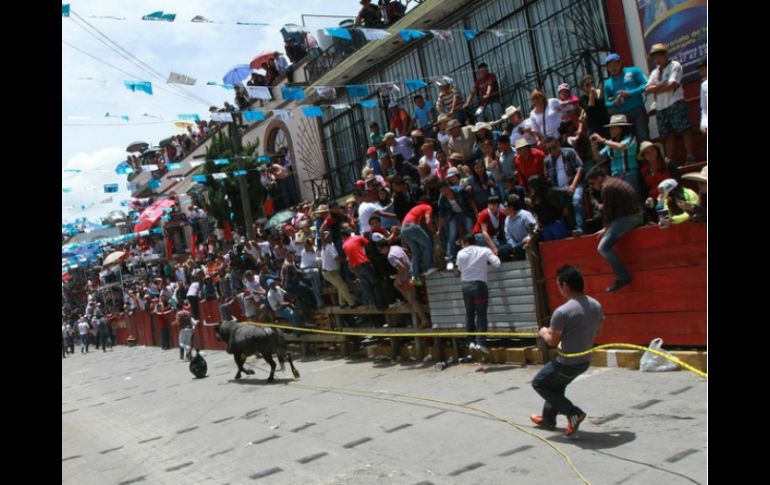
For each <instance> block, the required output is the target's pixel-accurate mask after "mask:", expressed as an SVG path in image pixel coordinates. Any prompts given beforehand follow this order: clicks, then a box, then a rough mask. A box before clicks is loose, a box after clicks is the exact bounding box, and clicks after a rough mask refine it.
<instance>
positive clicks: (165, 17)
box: [61, 3, 270, 27]
mask: <svg viewBox="0 0 770 485" xmlns="http://www.w3.org/2000/svg"><path fill="white" fill-rule="evenodd" d="M70 12H71V9H70V4H69V3H65V4H62V8H61V16H62V17H69V16H70ZM89 18H92V19H109V20H127V19H126V17H116V16H114V15H90V16H89ZM140 20H143V21H146V22H174V21H175V20H176V14H175V13H166V12H164V11H162V10H158V11H156V12H151V13H148V14H147V15H143V16H142V17H141V19H140ZM190 22H192V23H194V24H224V23H225V22H218V21H215V20H209V19H207V18H206V17H204V16H203V15H196V16H194V17H193V18H192V19H190ZM228 23H229V22H228ZM235 24H236V25H252V26H258V27H268V26H270V24H269V23H265V22H235Z"/></svg>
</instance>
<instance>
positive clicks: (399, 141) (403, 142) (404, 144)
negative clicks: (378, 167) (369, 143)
mask: <svg viewBox="0 0 770 485" xmlns="http://www.w3.org/2000/svg"><path fill="white" fill-rule="evenodd" d="M382 141H383V142H384V143H385V146H386V147H387V148H388V151H389V152H390V155H391V156H393V155H396V154H399V155H401V156H402V157H404V161H407V162H409V161H411V160H412V159H413V158H414V144H413V142H412V138H411V137H409V136H399V137H396V134H395V133H390V132H388V133H385V137H384V138H383V139H382Z"/></svg>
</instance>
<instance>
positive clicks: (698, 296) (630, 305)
mask: <svg viewBox="0 0 770 485" xmlns="http://www.w3.org/2000/svg"><path fill="white" fill-rule="evenodd" d="M633 284H634V282H633V281H632V282H631V284H630V285H628V286H626V287H625V288H623V289H622V290H620V291H617V292H614V293H605V292H604V291H601V292H600V293H595V294H593V295H592V294H590V293H589V296H592V297H593V298H595V299H596V300H597V301H598V302H599V303H601V305H602V309H603V310H604V314H605V315H610V314H619V313H660V312H688V311H705V310H706V292H705V291H704V290H703V288H689V289H671V290H668V289H661V290H653V291H636V290H635V289H634V288H633V286H632V285H633ZM548 301H550V302H554V305H555V306H559V305H560V304H561V303H563V302H564V298H562V297H561V295H560V294H558V290H557V292H552V291H550V290H549V291H548Z"/></svg>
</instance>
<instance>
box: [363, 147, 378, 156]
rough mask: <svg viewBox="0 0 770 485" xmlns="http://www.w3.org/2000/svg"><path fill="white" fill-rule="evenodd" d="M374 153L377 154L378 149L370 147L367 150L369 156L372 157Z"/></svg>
mask: <svg viewBox="0 0 770 485" xmlns="http://www.w3.org/2000/svg"><path fill="white" fill-rule="evenodd" d="M372 153H377V147H369V149H368V150H366V154H367V155H371V154H372Z"/></svg>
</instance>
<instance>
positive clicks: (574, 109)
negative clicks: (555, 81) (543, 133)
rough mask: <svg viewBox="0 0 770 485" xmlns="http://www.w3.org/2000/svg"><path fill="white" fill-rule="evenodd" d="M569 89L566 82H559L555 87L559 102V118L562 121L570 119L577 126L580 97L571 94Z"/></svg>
mask: <svg viewBox="0 0 770 485" xmlns="http://www.w3.org/2000/svg"><path fill="white" fill-rule="evenodd" d="M571 89H572V88H570V85H569V84H567V83H561V84H559V87H558V89H557V93H558V94H559V102H560V103H561V119H562V121H566V120H570V121H572V122H574V123H575V126H577V125H578V123H579V119H578V118H579V115H580V98H578V97H577V96H576V95H574V94H572V90H571Z"/></svg>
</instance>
